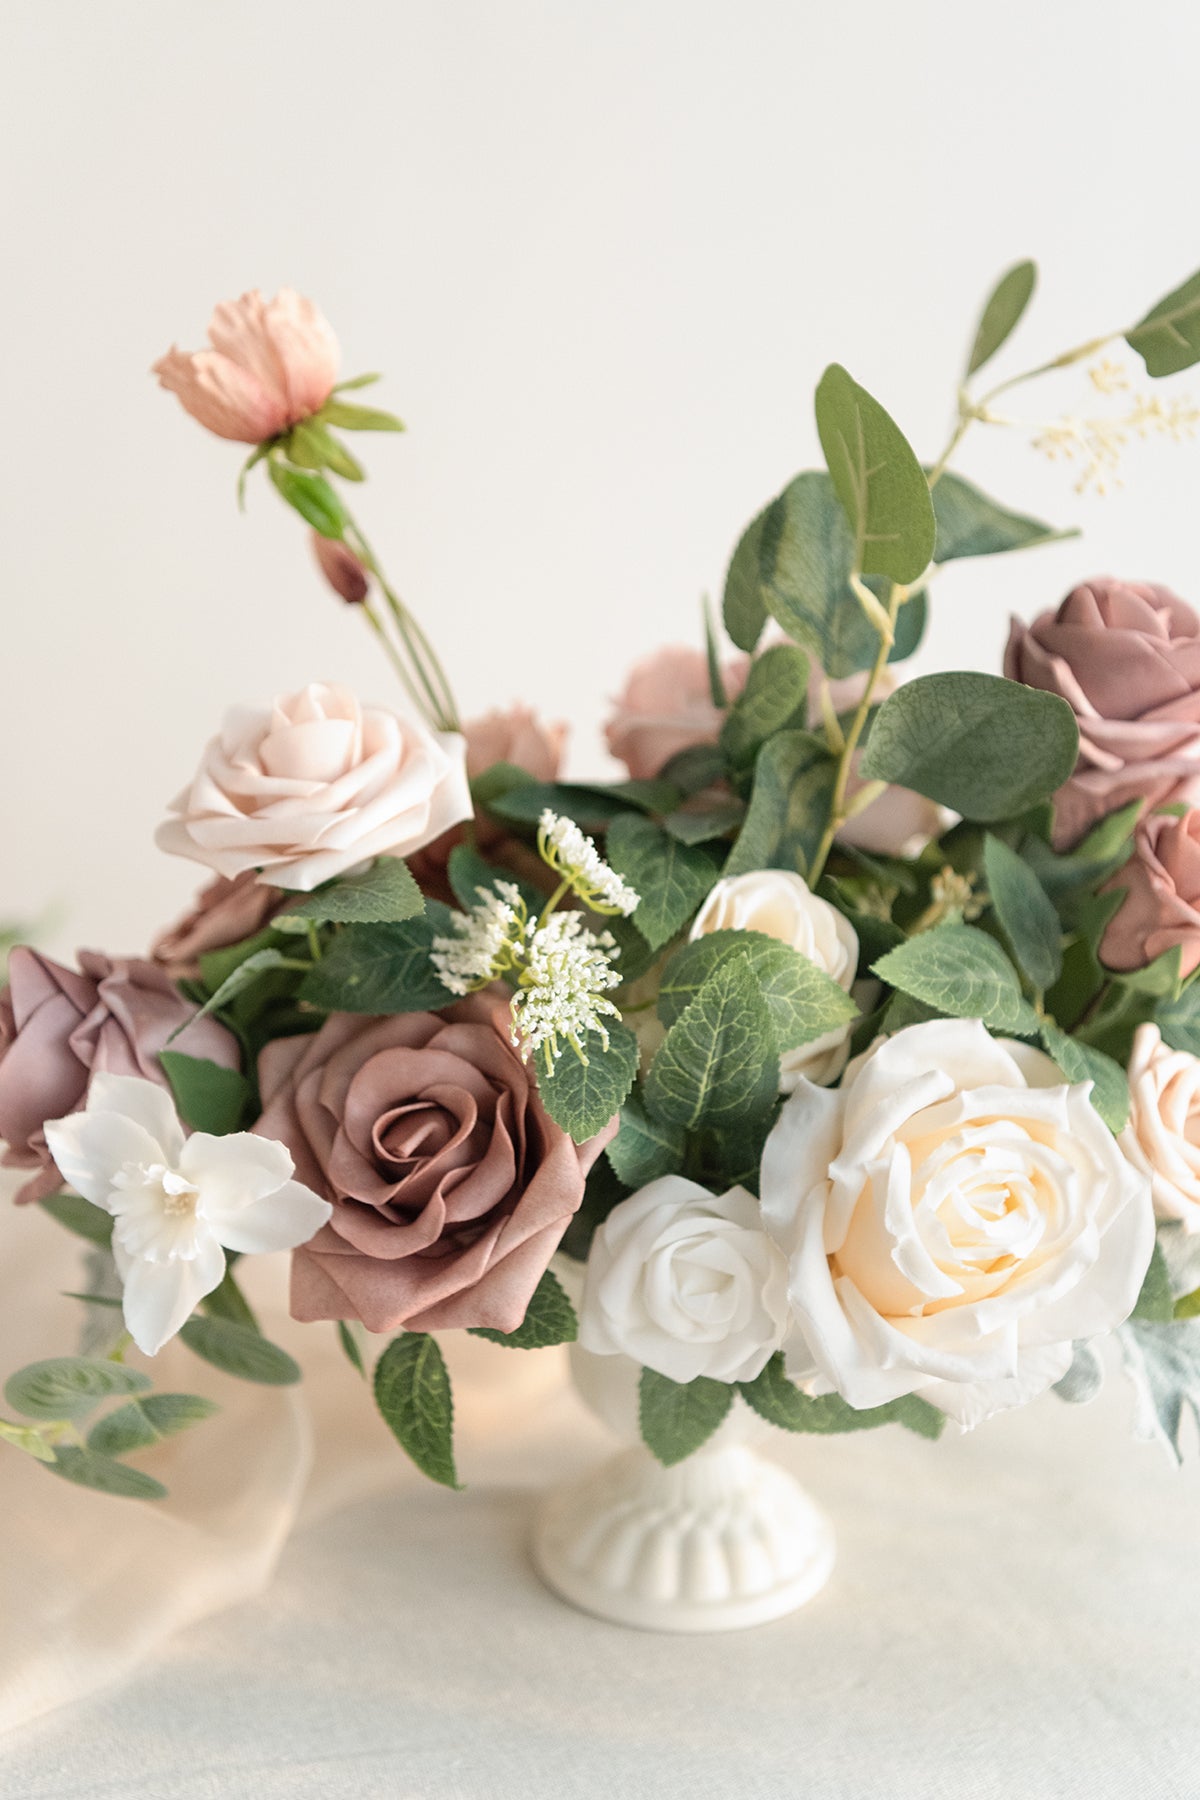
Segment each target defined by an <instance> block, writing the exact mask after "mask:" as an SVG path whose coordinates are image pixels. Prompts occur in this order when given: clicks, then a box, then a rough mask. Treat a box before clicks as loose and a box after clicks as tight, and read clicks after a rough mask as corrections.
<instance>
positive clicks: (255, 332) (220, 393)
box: [153, 288, 338, 444]
mask: <svg viewBox="0 0 1200 1800" xmlns="http://www.w3.org/2000/svg"><path fill="white" fill-rule="evenodd" d="M208 336H209V341H210V343H211V344H212V349H211V350H191V351H186V350H177V349H175V348H174V346H172V348H171V349H170V350H168V351H167V354H166V355H165V356H161V357H159V359H158V361H157V362H156V363H155V364H154V369H153V373H154V374H155V375H157V376H158V379H159V383H160V385H161V386H162V387H165V388H166V389H167V390H168V391H169V392H170V393H172V394H177V395H178V397H179V401H180V404H181V405H182V406H183V408H184V410H185V411H186V412H190V413H191V415H192V417H193V419H198V420H199V422H200V424H201V425H204V426H207V428H208V430H209V431H212V432H215V433H216V435H217V436H218V437H223V438H234V439H236V440H237V442H239V443H243V444H261V443H262V442H263V440H264V439H265V438H271V437H276V436H278V434H279V433H280V432H282V431H287V430H288V429H289V427H291V426H292V425H298V424H299V423H300V421H301V420H302V419H307V418H310V417H311V416H312V414H313V413H315V412H319V411H320V410H321V408H322V407H323V406H324V404H325V402H326V401H327V400H328V398H329V396H330V393H331V392H332V390H333V384H334V382H335V381H336V380H337V372H338V344H337V339H336V338H335V337H334V335H333V332H332V331H331V330H330V328H329V325H328V323H327V321H326V320H325V319H324V318H323V317H322V315H321V313H320V312H318V310H317V308H316V307H315V306H314V305H313V303H312V301H311V300H305V299H304V298H303V296H302V295H300V294H297V293H296V292H295V291H294V290H293V289H292V288H280V290H279V292H278V294H276V296H275V298H274V299H273V300H264V299H263V296H262V295H261V294H260V293H259V291H258V289H257V288H252V289H251V291H250V292H249V293H248V294H243V295H242V297H241V299H240V300H223V301H222V302H221V303H220V305H219V306H216V307H214V308H213V315H212V318H211V319H210V320H209V321H208Z"/></svg>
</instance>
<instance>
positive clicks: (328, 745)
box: [157, 682, 471, 893]
mask: <svg viewBox="0 0 1200 1800" xmlns="http://www.w3.org/2000/svg"><path fill="white" fill-rule="evenodd" d="M465 753H466V752H465V745H464V743H463V740H462V738H461V737H459V736H458V735H457V734H456V733H453V732H440V733H434V732H431V731H429V730H427V729H426V727H425V726H424V725H422V724H420V723H418V722H417V721H416V720H414V719H408V718H403V717H401V716H400V715H399V714H397V713H394V712H389V711H387V710H385V709H384V708H383V707H378V706H360V704H359V702H358V701H357V700H356V699H355V697H354V695H353V694H352V693H351V692H350V691H349V689H348V688H344V687H333V686H328V685H326V684H324V683H321V682H314V683H312V684H311V685H310V686H309V687H306V688H302V689H301V690H300V692H299V693H298V694H290V695H286V696H284V697H281V698H277V699H276V700H275V701H273V702H272V704H271V705H269V706H259V707H235V708H234V709H233V710H232V711H231V712H229V713H228V714H226V718H225V723H224V725H223V727H222V729H221V733H220V735H219V736H218V737H215V738H213V739H212V741H211V743H210V744H209V745H208V747H207V748H206V750H205V752H204V756H203V758H202V760H201V763H200V768H199V770H198V771H197V773H196V776H195V779H194V780H193V781H192V782H191V783H190V784H189V785H188V786H187V787H186V788H185V789H184V790H183V792H182V793H181V794H180V795H179V796H178V798H177V799H176V800H175V801H174V802H173V804H172V806H171V811H172V812H173V813H174V814H175V817H174V818H172V819H168V820H167V821H166V823H165V824H163V825H160V826H159V829H158V834H157V841H158V844H159V845H160V847H161V848H162V849H164V850H168V851H170V852H171V853H172V854H173V855H176V856H188V857H191V858H192V860H193V861H195V862H202V863H207V864H208V866H209V868H211V869H214V870H215V871H216V872H217V874H218V875H225V876H228V877H229V878H230V879H231V880H232V879H234V878H235V877H237V876H238V875H242V874H245V873H246V872H247V871H248V870H250V869H257V870H258V871H259V874H260V879H261V880H263V881H264V882H268V883H270V884H272V885H273V886H275V887H281V888H289V889H298V890H299V891H300V892H301V893H309V892H311V890H312V889H313V888H315V887H317V886H319V885H320V883H321V882H323V881H329V880H330V879H331V878H332V877H333V876H335V875H343V874H345V873H346V871H347V870H348V869H353V868H356V867H357V866H358V865H359V864H361V863H365V862H368V861H369V860H370V859H371V858H372V857H376V856H407V855H409V854H410V853H411V852H412V851H414V850H419V849H420V848H421V847H422V845H424V844H428V843H431V842H432V841H433V839H434V838H436V837H438V836H440V835H441V833H442V832H443V831H445V830H447V829H448V827H449V826H451V825H454V824H456V823H457V822H458V821H459V820H461V819H469V818H470V816H471V796H470V792H469V790H468V787H467V775H466V767H465Z"/></svg>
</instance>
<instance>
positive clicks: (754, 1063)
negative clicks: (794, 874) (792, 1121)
mask: <svg viewBox="0 0 1200 1800" xmlns="http://www.w3.org/2000/svg"><path fill="white" fill-rule="evenodd" d="M778 1056H779V1052H778V1049H777V1047H776V1043H775V1033H774V1029H773V1026H772V1023H771V1013H770V1009H769V1007H768V1006H767V1002H766V1000H765V999H764V998H763V995H762V991H761V989H760V987H759V984H758V982H757V980H756V979H755V976H754V973H753V969H752V967H751V964H750V961H749V958H748V957H747V956H746V955H740V956H733V957H730V958H729V959H728V961H726V962H724V963H723V964H722V965H721V966H720V967H719V968H718V969H717V970H716V971H715V972H714V973H713V974H712V975H711V976H710V977H709V978H708V980H707V981H706V982H705V983H704V985H703V987H702V988H701V989H700V991H699V992H698V993H697V995H696V996H695V998H694V999H693V1000H692V1001H691V1002H690V1003H689V1004H688V1005H687V1006H686V1007H685V1008H684V1010H683V1012H682V1013H681V1014H680V1015H679V1017H678V1018H677V1019H676V1021H675V1023H674V1024H673V1025H672V1026H671V1028H670V1030H669V1031H668V1032H667V1035H666V1037H665V1039H664V1040H663V1042H662V1045H661V1046H660V1048H659V1051H658V1054H657V1056H656V1057H655V1058H654V1062H653V1064H652V1065H651V1068H650V1073H649V1075H648V1077H647V1079H646V1084H645V1089H644V1097H645V1102H646V1105H647V1107H648V1108H649V1110H650V1111H651V1112H652V1113H654V1114H655V1116H656V1117H658V1118H662V1119H665V1120H666V1121H667V1122H668V1123H670V1124H674V1125H680V1126H682V1127H683V1128H684V1129H690V1128H692V1127H694V1126H695V1125H697V1124H699V1123H700V1121H701V1120H702V1119H703V1120H704V1122H705V1124H707V1125H709V1126H711V1127H713V1128H714V1129H720V1128H721V1127H722V1126H723V1125H726V1124H733V1123H735V1122H736V1121H739V1120H743V1119H747V1118H752V1117H753V1116H754V1115H756V1114H759V1113H764V1112H767V1111H768V1110H769V1109H770V1107H771V1106H772V1104H773V1102H774V1100H775V1095H776V1092H777V1089H778V1084H779V1062H778Z"/></svg>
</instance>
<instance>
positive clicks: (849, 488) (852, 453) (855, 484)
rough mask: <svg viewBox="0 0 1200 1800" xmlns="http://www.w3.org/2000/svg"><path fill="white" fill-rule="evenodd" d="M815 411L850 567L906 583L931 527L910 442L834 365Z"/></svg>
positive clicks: (927, 546)
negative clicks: (849, 544) (846, 527)
mask: <svg viewBox="0 0 1200 1800" xmlns="http://www.w3.org/2000/svg"><path fill="white" fill-rule="evenodd" d="M816 413H817V432H818V435H819V436H820V439H821V449H822V450H823V451H824V453H825V461H826V463H827V465H828V467H829V474H830V478H831V480H832V481H833V485H834V488H835V490H836V492H837V497H838V499H839V500H840V501H841V503H842V509H843V511H844V512H845V514H846V518H847V519H848V521H849V524H850V529H851V532H852V534H853V537H854V546H855V548H854V567H855V568H856V569H857V570H858V572H859V574H861V575H885V576H886V577H887V578H888V580H889V581H897V582H900V583H901V584H902V585H903V586H909V585H911V583H913V582H915V581H916V580H917V579H918V577H919V576H920V575H922V574H923V573H924V571H925V569H926V568H927V566H928V564H929V562H930V560H931V558H932V556H933V547H934V540H935V537H936V529H937V528H936V525H935V522H934V515H933V500H932V498H931V496H930V492H929V484H928V482H927V481H926V479H925V471H924V470H923V469H922V467H921V465H920V463H919V462H918V461H917V458H916V455H915V454H914V452H913V450H912V447H911V446H910V444H909V442H908V440H907V438H906V437H905V436H904V433H903V432H902V431H901V430H900V427H899V426H898V425H897V424H896V423H895V421H894V420H893V419H892V418H891V416H890V415H889V414H888V413H887V412H885V410H884V408H883V407H882V406H880V404H879V402H878V400H876V399H875V398H874V397H873V396H872V395H870V394H868V392H867V391H866V389H865V388H863V387H860V386H859V384H858V383H857V382H856V381H855V380H854V379H853V377H852V376H850V375H849V374H848V373H847V371H846V370H845V369H843V368H842V367H841V365H840V364H839V363H831V364H830V365H829V367H828V368H827V369H826V371H825V373H824V375H822V377H821V380H820V382H819V383H818V385H817V395H816Z"/></svg>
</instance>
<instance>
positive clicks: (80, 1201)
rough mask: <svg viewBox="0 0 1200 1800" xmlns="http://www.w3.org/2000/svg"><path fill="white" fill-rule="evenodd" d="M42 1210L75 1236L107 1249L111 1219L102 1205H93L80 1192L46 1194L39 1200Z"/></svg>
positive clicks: (110, 1239)
mask: <svg viewBox="0 0 1200 1800" xmlns="http://www.w3.org/2000/svg"><path fill="white" fill-rule="evenodd" d="M40 1204H41V1207H42V1211H43V1212H48V1213H49V1214H50V1217H51V1218H52V1219H56V1220H57V1221H58V1223H59V1224H60V1225H61V1226H62V1227H63V1229H64V1230H66V1231H70V1232H73V1233H74V1235H75V1236H76V1237H81V1238H85V1239H86V1240H87V1242H88V1243H89V1244H99V1245H100V1246H101V1248H102V1249H105V1250H107V1248H108V1246H109V1245H110V1244H111V1243H112V1234H113V1219H112V1214H111V1213H106V1212H105V1211H104V1208H103V1207H102V1206H93V1204H92V1202H91V1201H90V1200H85V1199H84V1198H83V1197H82V1195H80V1194H48V1195H47V1196H46V1198H45V1199H44V1200H43V1201H41V1203H40Z"/></svg>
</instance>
